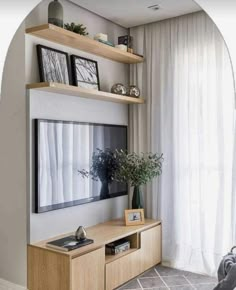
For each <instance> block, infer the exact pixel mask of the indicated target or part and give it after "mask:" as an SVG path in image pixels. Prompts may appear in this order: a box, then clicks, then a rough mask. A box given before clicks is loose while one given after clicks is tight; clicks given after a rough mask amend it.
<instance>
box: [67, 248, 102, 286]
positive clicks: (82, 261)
mask: <svg viewBox="0 0 236 290" xmlns="http://www.w3.org/2000/svg"><path fill="white" fill-rule="evenodd" d="M104 268H105V248H104V247H103V248H101V249H98V250H95V251H92V252H89V253H88V254H85V255H82V256H80V257H78V258H74V259H73V260H72V290H104V278H105V276H104Z"/></svg>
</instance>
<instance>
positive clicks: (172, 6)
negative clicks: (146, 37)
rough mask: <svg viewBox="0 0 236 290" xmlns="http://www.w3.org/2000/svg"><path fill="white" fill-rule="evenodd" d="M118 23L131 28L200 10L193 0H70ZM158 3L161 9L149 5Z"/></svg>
mask: <svg viewBox="0 0 236 290" xmlns="http://www.w3.org/2000/svg"><path fill="white" fill-rule="evenodd" d="M69 1H70V2H73V3H75V4H77V5H79V6H81V7H83V8H86V9H87V10H90V11H92V12H94V13H96V14H98V15H100V16H102V17H104V18H106V19H108V20H110V21H112V22H114V23H116V24H119V25H121V26H123V27H126V28H130V27H134V26H137V25H142V24H147V23H151V22H155V21H160V20H163V19H167V18H172V17H177V16H180V15H184V14H188V13H192V12H197V11H200V10H201V8H200V7H199V6H198V5H197V4H196V3H195V2H194V1H193V0H69ZM155 4H158V5H159V6H160V9H159V10H156V11H154V10H151V9H148V8H147V7H149V6H151V5H155Z"/></svg>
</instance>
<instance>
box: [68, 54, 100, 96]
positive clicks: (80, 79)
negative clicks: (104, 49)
mask: <svg viewBox="0 0 236 290" xmlns="http://www.w3.org/2000/svg"><path fill="white" fill-rule="evenodd" d="M71 65H72V73H73V81H74V85H75V86H77V87H82V88H86V89H94V90H98V91H99V90H100V83H99V75H98V64H97V62H96V61H94V60H91V59H87V58H84V57H80V56H77V55H72V56H71Z"/></svg>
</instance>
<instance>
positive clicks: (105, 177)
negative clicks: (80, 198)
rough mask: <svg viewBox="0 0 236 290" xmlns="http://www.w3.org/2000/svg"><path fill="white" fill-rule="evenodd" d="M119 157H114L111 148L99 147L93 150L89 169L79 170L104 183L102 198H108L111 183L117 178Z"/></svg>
mask: <svg viewBox="0 0 236 290" xmlns="http://www.w3.org/2000/svg"><path fill="white" fill-rule="evenodd" d="M118 166H119V165H118V163H117V159H116V158H115V157H114V151H113V150H111V149H108V148H107V149H105V150H101V149H99V148H97V151H96V152H93V156H92V165H91V168H90V170H89V171H87V170H85V169H82V170H78V172H79V174H81V175H82V177H89V176H91V178H92V179H93V180H96V181H98V180H100V181H101V183H102V187H101V191H100V198H101V199H104V198H108V197H110V195H109V185H110V184H111V183H112V181H113V180H114V178H115V172H116V171H117V168H118Z"/></svg>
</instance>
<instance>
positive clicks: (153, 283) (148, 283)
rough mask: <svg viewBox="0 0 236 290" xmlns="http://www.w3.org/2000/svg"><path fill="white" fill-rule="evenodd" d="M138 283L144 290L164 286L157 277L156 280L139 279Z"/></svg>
mask: <svg viewBox="0 0 236 290" xmlns="http://www.w3.org/2000/svg"><path fill="white" fill-rule="evenodd" d="M139 282H140V284H141V285H142V287H143V288H144V289H147V288H158V287H163V286H165V284H164V283H163V282H162V280H161V279H160V278H159V277H156V278H139Z"/></svg>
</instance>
